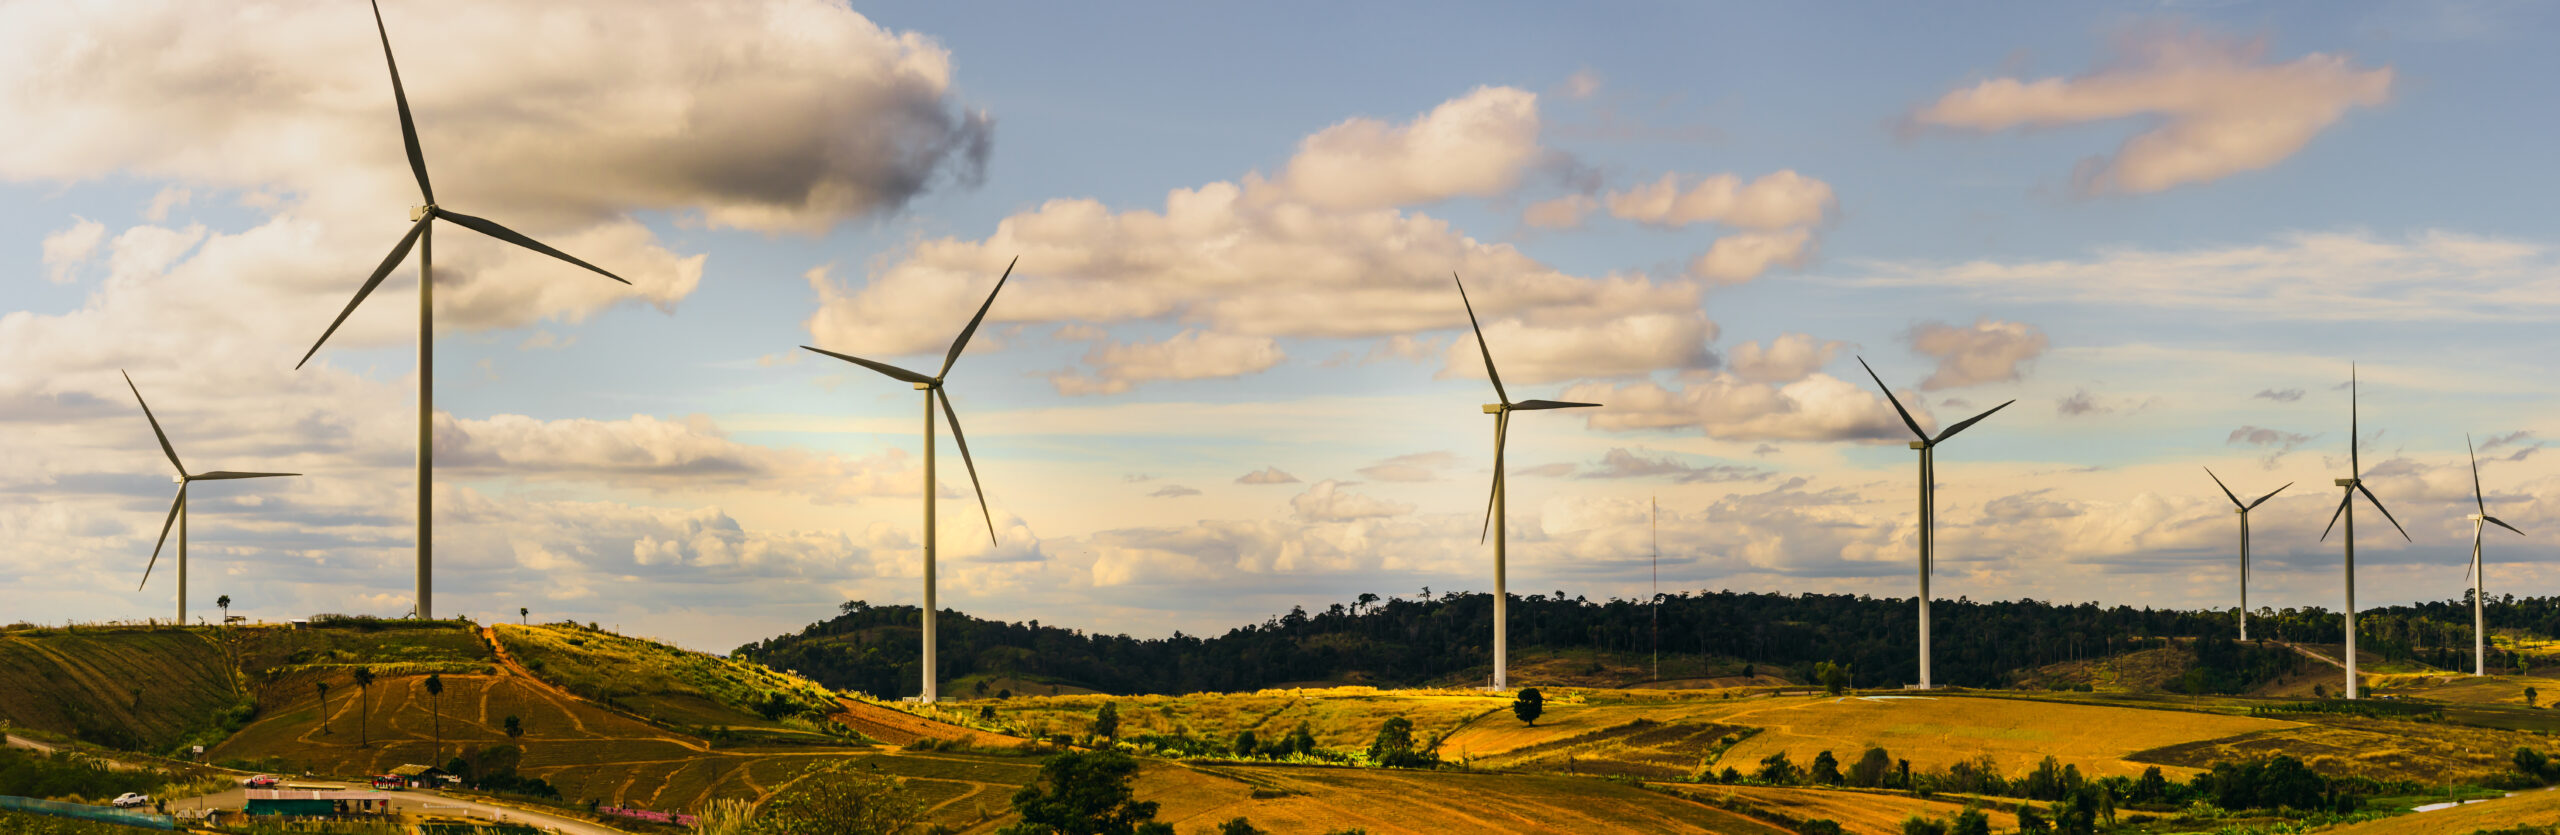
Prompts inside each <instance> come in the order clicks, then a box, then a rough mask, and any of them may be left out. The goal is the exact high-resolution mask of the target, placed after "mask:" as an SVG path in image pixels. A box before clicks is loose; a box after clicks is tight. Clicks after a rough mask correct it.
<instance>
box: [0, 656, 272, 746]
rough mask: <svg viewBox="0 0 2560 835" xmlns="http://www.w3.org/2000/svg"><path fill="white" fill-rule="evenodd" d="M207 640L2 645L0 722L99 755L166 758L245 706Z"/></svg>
mask: <svg viewBox="0 0 2560 835" xmlns="http://www.w3.org/2000/svg"><path fill="white" fill-rule="evenodd" d="M210 633H211V630H208V629H203V628H198V627H174V626H173V627H159V628H146V627H113V628H81V629H78V630H62V629H45V630H31V631H25V632H17V633H9V634H5V635H0V719H5V720H7V721H8V722H9V723H10V724H11V725H13V726H16V727H27V728H40V729H44V730H49V731H53V732H57V733H62V734H65V735H69V736H73V737H76V738H80V739H84V740H87V741H90V742H94V743H98V744H101V745H110V746H117V747H124V748H135V749H143V750H150V751H166V750H168V749H169V748H171V747H173V746H176V745H177V744H178V743H180V742H181V741H184V740H185V739H187V738H188V737H189V736H191V735H193V734H196V733H198V732H201V731H204V730H206V729H207V728H209V727H211V726H212V725H213V723H214V722H215V721H217V720H218V718H219V717H220V716H221V715H222V714H223V713H224V712H225V711H227V710H229V709H231V708H232V707H233V706H234V705H235V704H238V703H239V702H240V701H241V697H242V695H243V694H242V693H241V691H240V690H239V689H238V684H237V683H236V682H235V680H234V679H233V678H232V675H231V667H230V664H229V662H228V661H227V660H226V655H225V653H224V650H223V647H222V646H221V645H219V644H217V643H216V642H215V640H214V639H213V637H211V635H210Z"/></svg>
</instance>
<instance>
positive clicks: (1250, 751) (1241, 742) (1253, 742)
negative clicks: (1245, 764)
mask: <svg viewBox="0 0 2560 835" xmlns="http://www.w3.org/2000/svg"><path fill="white" fill-rule="evenodd" d="M1261 749H1262V741H1261V740H1258V739H1255V738H1254V736H1253V729H1252V728H1246V729H1244V730H1241V731H1237V732H1236V744H1235V746H1234V748H1233V749H1231V750H1233V751H1235V754H1236V756H1239V757H1250V756H1253V755H1254V754H1255V753H1256V752H1258V751H1260V750H1261Z"/></svg>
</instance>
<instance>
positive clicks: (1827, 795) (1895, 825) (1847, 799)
mask: <svg viewBox="0 0 2560 835" xmlns="http://www.w3.org/2000/svg"><path fill="white" fill-rule="evenodd" d="M1669 789H1670V790H1671V791H1672V792H1674V793H1676V794H1681V795H1685V796H1693V797H1708V798H1736V799H1739V800H1742V801H1743V802H1746V803H1748V804H1750V805H1751V806H1754V807H1757V808H1761V809H1767V810H1770V811H1773V812H1777V813H1779V814H1783V815H1786V816H1788V817H1792V818H1795V819H1797V820H1813V819H1817V818H1819V819H1825V820H1830V821H1832V822H1835V823H1838V824H1840V827H1841V828H1842V829H1846V830H1848V831H1849V832H1851V833H1855V834H1856V835H1900V833H1901V832H1902V822H1903V821H1905V820H1908V819H1910V818H1911V817H1912V816H1914V815H1917V816H1919V817H1923V818H1931V819H1936V820H1946V819H1950V818H1953V817H1955V816H1956V813H1958V812H1962V811H1964V809H1965V805H1964V804H1963V803H1961V802H1958V801H1952V800H1922V799H1919V798H1916V797H1912V796H1910V795H1907V794H1887V793H1883V792H1862V791H1850V790H1841V789H1798V788H1784V787H1778V786H1671V787H1669ZM2011 808H2014V807H2011ZM1982 811H1983V813H1984V814H1987V815H1990V816H1991V827H1992V828H1993V829H2015V828H2017V826H2018V816H2017V814H2016V813H2015V812H2012V811H2005V810H2003V809H1997V808H1992V807H1984V808H1983V810H1982Z"/></svg>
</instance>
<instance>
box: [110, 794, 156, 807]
mask: <svg viewBox="0 0 2560 835" xmlns="http://www.w3.org/2000/svg"><path fill="white" fill-rule="evenodd" d="M149 805H151V796H150V795H147V794H142V793H139V792H125V793H123V794H120V795H116V799H115V806H116V808H118V809H133V808H138V807H142V806H149Z"/></svg>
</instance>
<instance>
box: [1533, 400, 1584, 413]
mask: <svg viewBox="0 0 2560 835" xmlns="http://www.w3.org/2000/svg"><path fill="white" fill-rule="evenodd" d="M1598 405H1600V404H1598V403H1575V402H1571V401H1566V400H1523V401H1520V402H1518V403H1513V404H1511V408H1512V410H1514V411H1536V410H1539V409H1588V408H1592V407H1595V406H1598Z"/></svg>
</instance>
